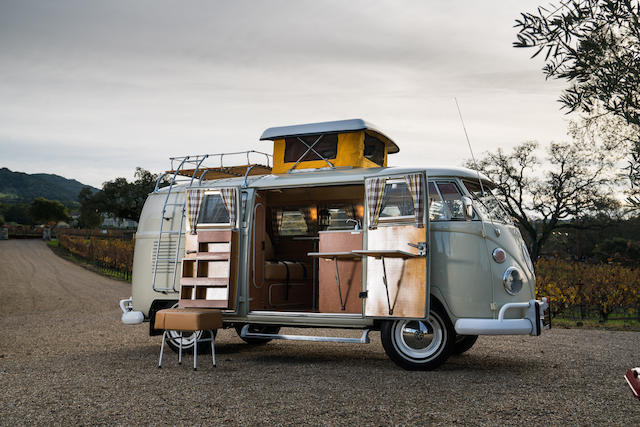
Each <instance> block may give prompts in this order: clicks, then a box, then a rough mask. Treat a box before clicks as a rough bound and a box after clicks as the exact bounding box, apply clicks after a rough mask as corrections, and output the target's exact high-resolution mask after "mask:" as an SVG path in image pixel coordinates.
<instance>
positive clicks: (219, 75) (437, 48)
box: [0, 0, 567, 187]
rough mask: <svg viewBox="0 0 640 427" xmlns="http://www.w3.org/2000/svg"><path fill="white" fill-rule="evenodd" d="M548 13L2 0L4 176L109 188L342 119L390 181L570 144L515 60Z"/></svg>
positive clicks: (535, 81) (475, 5)
mask: <svg viewBox="0 0 640 427" xmlns="http://www.w3.org/2000/svg"><path fill="white" fill-rule="evenodd" d="M540 4H544V2H541V1H540V0H538V1H518V2H514V1H506V0H505V1H482V2H477V1H456V2H444V1H440V2H436V1H362V2H359V1H349V2H345V1H335V2H334V1H323V2H321V1H317V0H316V1H300V0H291V1H264V2H257V1H253V2H248V1H228V2H220V1H188V2H185V1H159V0H153V1H131V0H127V1H113V0H110V1H87V0H77V1H74V0H58V1H55V2H52V1H45V0H42V1H25V0H17V1H6V0H0V166H4V167H8V168H10V169H12V170H18V171H24V172H28V173H35V172H47V173H56V174H59V175H62V176H65V177H68V178H75V179H78V180H79V181H81V182H83V183H86V184H91V185H94V186H98V187H99V186H100V185H101V183H102V182H104V181H106V180H109V179H113V178H114V177H117V176H125V177H127V178H131V177H132V175H133V171H134V169H135V167H136V166H141V167H143V168H145V169H149V170H151V171H153V172H159V171H161V170H164V169H166V168H167V167H168V157H169V156H176V155H184V154H200V153H218V152H225V151H237V150H241V149H242V150H244V149H257V150H264V151H268V152H271V143H270V142H259V141H258V138H259V136H260V134H261V133H262V131H263V130H264V129H265V128H267V127H271V126H280V125H288V124H297V123H308V122H317V121H326V120H338V119H346V118H358V117H360V118H364V119H365V120H367V121H370V122H372V123H374V124H376V125H377V126H378V127H379V128H380V129H381V130H382V131H384V132H385V133H386V134H387V135H389V136H390V137H391V138H392V139H394V140H395V141H396V142H397V143H398V145H399V146H400V153H399V154H396V155H394V156H392V157H391V158H390V164H392V165H454V166H459V165H460V164H461V162H462V160H463V159H465V158H468V157H469V152H468V148H467V145H466V141H465V138H464V133H463V129H462V126H461V124H460V119H459V117H458V113H457V110H456V106H455V103H454V97H457V98H458V102H459V103H460V106H461V108H462V112H463V115H464V119H465V122H466V125H467V130H468V131H469V136H470V138H471V141H472V144H473V148H474V151H475V152H476V153H478V154H479V153H481V152H483V151H487V150H495V149H497V148H498V147H503V148H505V149H509V148H510V147H513V146H514V145H516V144H518V143H519V142H522V141H525V140H531V139H535V140H539V141H541V142H548V141H550V140H555V141H559V140H564V139H566V125H567V117H566V116H565V115H564V114H563V112H561V111H560V110H559V107H560V104H559V103H558V102H557V101H556V99H557V98H558V95H559V92H560V90H561V88H562V86H561V85H560V84H559V83H557V82H551V81H545V80H544V76H543V75H542V72H541V71H540V68H541V66H542V63H541V61H540V60H531V59H529V57H530V55H531V53H532V52H531V51H526V50H520V49H515V48H513V47H512V46H511V44H512V42H513V40H514V38H515V33H516V30H515V29H514V28H513V24H514V19H515V18H517V17H518V14H519V12H521V11H530V10H533V9H534V8H535V7H537V6H538V5H540Z"/></svg>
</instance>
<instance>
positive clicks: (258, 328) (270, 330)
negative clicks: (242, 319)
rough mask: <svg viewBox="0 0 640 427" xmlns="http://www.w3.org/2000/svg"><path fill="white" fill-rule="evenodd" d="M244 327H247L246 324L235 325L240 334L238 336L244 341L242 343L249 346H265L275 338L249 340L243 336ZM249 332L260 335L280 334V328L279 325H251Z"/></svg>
mask: <svg viewBox="0 0 640 427" xmlns="http://www.w3.org/2000/svg"><path fill="white" fill-rule="evenodd" d="M244 325H246V323H241V324H237V325H235V328H236V332H237V333H238V336H239V337H240V339H242V341H244V342H246V343H247V344H252V345H263V344H266V343H268V342H269V341H271V340H272V339H273V338H247V337H243V336H241V335H240V334H241V332H242V328H243V327H244ZM249 332H254V333H258V334H277V333H278V332H280V326H278V325H256V324H252V323H250V324H249Z"/></svg>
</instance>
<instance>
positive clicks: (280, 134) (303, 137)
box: [260, 119, 400, 174]
mask: <svg viewBox="0 0 640 427" xmlns="http://www.w3.org/2000/svg"><path fill="white" fill-rule="evenodd" d="M260 140H263V141H264V140H270V141H273V171H272V172H273V173H274V174H278V173H286V172H293V171H296V170H301V169H325V168H329V169H335V168H349V167H352V168H376V167H386V166H387V156H388V155H389V154H394V153H397V152H398V151H400V149H399V148H398V146H397V145H396V144H395V143H394V142H393V141H392V140H391V139H390V138H389V137H387V136H386V135H385V134H383V133H382V132H380V131H379V130H377V129H376V128H375V127H373V126H372V125H371V124H370V123H367V122H365V121H364V120H362V119H351V120H339V121H333V122H321V123H310V124H303V125H294V126H281V127H273V128H269V129H267V130H265V131H264V132H263V134H262V136H261V137H260Z"/></svg>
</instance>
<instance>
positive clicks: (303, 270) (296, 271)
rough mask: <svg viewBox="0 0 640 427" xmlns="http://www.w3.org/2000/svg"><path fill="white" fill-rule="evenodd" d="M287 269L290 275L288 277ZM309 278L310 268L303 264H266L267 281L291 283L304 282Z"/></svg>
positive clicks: (265, 275)
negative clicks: (287, 281)
mask: <svg viewBox="0 0 640 427" xmlns="http://www.w3.org/2000/svg"><path fill="white" fill-rule="evenodd" d="M287 269H288V270H289V272H288V273H289V274H288V276H287ZM308 276H309V269H308V267H307V266H306V265H305V264H303V263H301V262H293V261H280V262H271V261H267V262H265V263H264V278H265V279H266V280H283V281H286V280H287V278H288V279H289V281H290V282H293V281H300V280H304V279H306V278H307V277H308Z"/></svg>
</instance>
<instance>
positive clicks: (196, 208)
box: [187, 189, 204, 234]
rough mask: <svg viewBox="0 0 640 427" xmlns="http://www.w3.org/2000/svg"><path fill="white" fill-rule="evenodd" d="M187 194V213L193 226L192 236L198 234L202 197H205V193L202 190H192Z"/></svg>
mask: <svg viewBox="0 0 640 427" xmlns="http://www.w3.org/2000/svg"><path fill="white" fill-rule="evenodd" d="M187 194H188V195H187V198H188V200H187V211H188V216H189V224H191V234H196V224H197V223H198V213H199V212H200V205H201V204H202V196H203V195H204V192H203V191H202V190H200V189H191V190H189V192H188V193H187Z"/></svg>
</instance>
